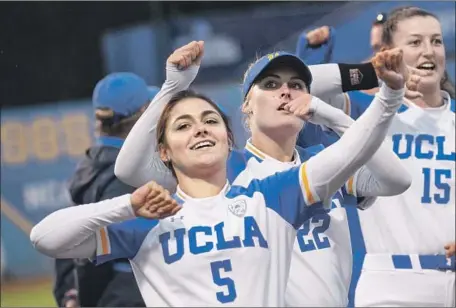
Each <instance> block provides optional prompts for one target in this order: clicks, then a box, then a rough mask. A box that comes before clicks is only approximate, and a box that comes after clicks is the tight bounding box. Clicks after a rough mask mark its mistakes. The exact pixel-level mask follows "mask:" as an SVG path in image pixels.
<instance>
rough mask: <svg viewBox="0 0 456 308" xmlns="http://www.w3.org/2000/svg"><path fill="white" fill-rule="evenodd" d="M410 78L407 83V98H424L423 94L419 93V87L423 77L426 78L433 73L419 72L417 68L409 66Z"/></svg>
mask: <svg viewBox="0 0 456 308" xmlns="http://www.w3.org/2000/svg"><path fill="white" fill-rule="evenodd" d="M407 71H408V74H407V75H408V77H407V82H406V83H405V86H406V89H405V95H404V96H405V97H406V98H408V99H410V100H414V99H417V98H421V97H423V94H421V93H420V92H418V85H419V84H420V81H421V77H426V76H429V75H431V74H432V72H431V71H426V70H419V69H417V68H414V67H411V66H407Z"/></svg>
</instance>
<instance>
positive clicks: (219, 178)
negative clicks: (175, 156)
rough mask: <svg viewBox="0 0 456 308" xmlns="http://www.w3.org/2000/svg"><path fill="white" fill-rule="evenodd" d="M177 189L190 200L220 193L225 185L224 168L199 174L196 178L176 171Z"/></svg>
mask: <svg viewBox="0 0 456 308" xmlns="http://www.w3.org/2000/svg"><path fill="white" fill-rule="evenodd" d="M176 177H177V181H178V183H179V188H180V189H181V190H182V191H183V192H184V193H186V194H187V195H189V196H190V197H192V198H208V197H213V196H216V195H218V194H219V193H220V191H221V190H222V189H223V187H224V186H225V184H226V167H225V166H224V168H220V170H217V171H215V172H214V170H213V168H212V170H210V171H207V172H200V173H199V174H197V175H196V176H188V175H186V174H184V173H183V172H180V171H179V170H176Z"/></svg>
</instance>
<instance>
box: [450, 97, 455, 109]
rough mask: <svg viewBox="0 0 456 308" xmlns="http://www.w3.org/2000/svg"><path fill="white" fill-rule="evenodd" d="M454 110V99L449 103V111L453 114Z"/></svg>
mask: <svg viewBox="0 0 456 308" xmlns="http://www.w3.org/2000/svg"><path fill="white" fill-rule="evenodd" d="M455 109H456V108H455V103H454V99H452V100H451V102H450V110H451V111H453V112H455Z"/></svg>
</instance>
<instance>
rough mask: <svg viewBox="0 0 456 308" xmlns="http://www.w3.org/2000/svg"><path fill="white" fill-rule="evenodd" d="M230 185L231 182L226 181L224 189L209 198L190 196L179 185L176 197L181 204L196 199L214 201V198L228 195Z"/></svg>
mask: <svg viewBox="0 0 456 308" xmlns="http://www.w3.org/2000/svg"><path fill="white" fill-rule="evenodd" d="M230 187H231V186H230V183H229V182H228V181H226V184H225V186H223V188H222V190H221V191H220V193H218V194H217V195H215V196H212V197H207V198H193V197H190V196H189V195H187V194H186V193H185V192H183V191H182V189H181V188H180V187H179V185H178V186H177V189H176V193H175V194H174V198H175V199H176V201H177V203H179V204H183V203H185V202H187V201H190V200H192V201H196V202H202V203H205V202H211V203H212V201H213V200H214V199H217V198H219V197H224V196H226V193H227V192H228V190H229V189H230Z"/></svg>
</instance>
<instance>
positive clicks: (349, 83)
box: [338, 62, 378, 92]
mask: <svg viewBox="0 0 456 308" xmlns="http://www.w3.org/2000/svg"><path fill="white" fill-rule="evenodd" d="M338 65H339V70H340V77H341V79H342V91H343V92H349V91H356V90H369V89H372V88H376V87H378V78H377V74H376V73H375V69H374V66H373V65H372V63H370V62H368V63H362V64H344V63H339V64H338Z"/></svg>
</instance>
